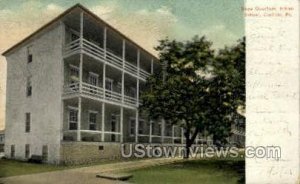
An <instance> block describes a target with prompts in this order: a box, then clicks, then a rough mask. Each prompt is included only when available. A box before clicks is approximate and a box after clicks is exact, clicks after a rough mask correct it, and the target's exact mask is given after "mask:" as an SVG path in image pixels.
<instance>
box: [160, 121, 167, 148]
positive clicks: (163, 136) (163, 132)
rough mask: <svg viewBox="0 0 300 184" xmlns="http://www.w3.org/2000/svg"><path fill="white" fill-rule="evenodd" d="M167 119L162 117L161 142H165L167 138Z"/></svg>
mask: <svg viewBox="0 0 300 184" xmlns="http://www.w3.org/2000/svg"><path fill="white" fill-rule="evenodd" d="M165 123H166V122H165V120H164V119H162V121H161V143H164V140H165Z"/></svg>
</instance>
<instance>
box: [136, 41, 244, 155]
mask: <svg viewBox="0 0 300 184" xmlns="http://www.w3.org/2000/svg"><path fill="white" fill-rule="evenodd" d="M211 46H212V42H210V41H208V40H207V39H206V38H205V37H201V38H199V37H197V36H196V37H194V38H193V39H192V40H191V41H186V42H180V41H176V40H169V39H164V40H161V41H160V44H159V46H158V47H156V50H157V51H158V52H159V62H160V63H161V65H162V68H163V69H162V71H161V72H160V73H159V74H158V75H153V76H151V77H149V78H148V80H147V82H146V85H147V90H145V91H144V92H143V94H142V95H141V98H142V101H143V104H142V106H141V110H142V111H147V112H148V114H149V117H150V118H151V119H160V118H163V119H164V120H165V121H166V122H171V123H172V124H179V125H180V126H181V127H183V128H184V130H185V133H184V135H185V138H186V146H185V147H186V154H185V158H188V157H189V153H190V147H191V145H192V144H193V142H194V141H195V138H196V136H197V134H198V133H199V132H201V131H203V130H207V131H208V132H209V133H213V134H214V135H215V137H217V138H218V139H220V140H221V138H222V137H224V135H225V134H226V133H228V132H229V131H228V130H229V128H230V114H232V113H233V112H234V111H235V109H236V107H237V104H239V103H236V102H235V100H234V99H233V97H234V95H236V94H235V93H237V92H236V91H235V90H234V89H235V86H236V83H235V82H230V80H231V79H232V78H230V77H234V72H236V70H235V69H233V68H232V67H231V66H229V65H232V64H231V63H230V62H226V61H225V60H226V59H225V58H227V59H229V58H228V57H225V56H227V55H228V54H227V50H228V52H229V50H230V49H225V50H226V52H225V50H224V52H220V54H219V56H220V57H216V56H215V51H214V50H213V49H212V48H211ZM222 54H223V55H224V57H223V55H222ZM219 62H221V63H222V64H219ZM227 69H230V70H227ZM231 69H232V70H231ZM228 72H229V73H230V74H227V73H228Z"/></svg>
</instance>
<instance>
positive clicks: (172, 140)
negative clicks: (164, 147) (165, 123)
mask: <svg viewBox="0 0 300 184" xmlns="http://www.w3.org/2000/svg"><path fill="white" fill-rule="evenodd" d="M174 128H175V126H174V125H172V143H173V144H174V143H175V141H174Z"/></svg>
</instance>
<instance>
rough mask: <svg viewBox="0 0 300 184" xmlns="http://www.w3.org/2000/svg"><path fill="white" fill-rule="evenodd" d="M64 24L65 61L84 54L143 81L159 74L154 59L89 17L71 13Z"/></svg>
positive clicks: (106, 25)
mask: <svg viewBox="0 0 300 184" xmlns="http://www.w3.org/2000/svg"><path fill="white" fill-rule="evenodd" d="M63 24H64V27H65V34H64V41H65V44H64V52H63V55H64V58H68V57H70V56H72V55H74V54H78V53H83V54H85V55H88V56H89V57H93V58H94V59H95V60H97V61H99V62H101V63H104V64H107V65H109V66H111V67H114V68H116V69H118V70H120V71H124V73H126V74H128V75H131V76H133V77H135V78H138V79H140V80H142V81H145V80H146V79H147V77H149V76H150V74H151V73H153V74H156V73H158V72H160V71H161V67H160V64H159V63H158V62H157V61H156V60H157V59H156V57H155V56H153V55H152V54H150V53H149V52H147V51H146V50H144V49H143V48H142V47H140V46H139V45H137V44H136V43H134V42H133V41H132V40H130V39H129V38H127V37H126V36H125V35H123V34H122V33H120V32H119V31H117V30H116V29H114V28H112V27H111V26H109V25H108V24H107V23H105V22H102V21H101V20H99V19H96V18H95V17H93V16H91V15H89V14H86V13H84V12H80V11H78V12H76V11H74V12H71V13H70V14H68V15H67V16H65V17H64V19H63Z"/></svg>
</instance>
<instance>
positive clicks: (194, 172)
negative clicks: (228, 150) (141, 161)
mask: <svg viewBox="0 0 300 184" xmlns="http://www.w3.org/2000/svg"><path fill="white" fill-rule="evenodd" d="M244 168H245V161H244V160H237V159H212V160H193V161H184V162H180V163H175V164H170V165H164V166H157V167H152V168H146V169H141V170H135V171H132V172H131V173H132V174H133V178H132V179H130V180H129V181H130V182H134V183H139V184H148V183H149V184H152V183H155V184H160V183H161V184H172V183H180V184H183V183H188V184H194V183H195V184H199V183H201V184H220V183H222V184H234V183H244Z"/></svg>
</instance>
